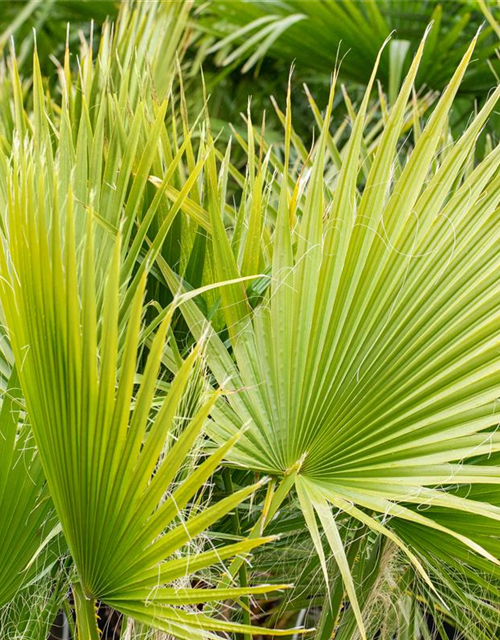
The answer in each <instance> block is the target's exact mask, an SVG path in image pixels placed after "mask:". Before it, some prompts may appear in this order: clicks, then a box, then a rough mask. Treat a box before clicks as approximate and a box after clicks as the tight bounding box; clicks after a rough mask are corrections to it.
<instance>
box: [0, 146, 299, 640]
mask: <svg viewBox="0 0 500 640" xmlns="http://www.w3.org/2000/svg"><path fill="white" fill-rule="evenodd" d="M36 163H37V161H36V160H33V159H32V157H31V154H29V153H28V154H26V155H22V156H21V158H20V168H15V169H14V170H13V177H12V184H11V199H10V205H9V210H8V214H7V218H6V220H5V223H6V229H5V236H4V240H5V244H4V246H3V248H2V250H1V253H0V261H1V267H0V269H1V272H2V274H3V277H2V283H3V284H2V285H1V293H0V297H1V301H2V308H3V309H4V312H5V316H6V322H7V326H8V327H9V335H10V338H11V341H12V348H13V352H14V357H15V360H16V362H19V363H20V365H19V369H20V373H19V378H20V383H21V387H22V389H23V391H24V395H25V398H26V404H27V409H28V414H29V416H30V418H31V421H32V425H33V431H34V434H35V439H36V443H37V446H38V450H39V454H40V459H41V461H42V463H43V467H44V470H45V475H46V478H47V482H48V486H49V489H50V493H51V496H52V499H53V501H54V505H55V508H56V511H57V514H58V516H59V518H60V521H61V525H62V530H63V532H64V535H65V538H66V540H67V543H68V547H69V549H70V553H71V555H72V558H73V560H74V562H75V565H76V568H77V571H78V578H79V581H78V582H77V583H76V584H75V585H74V590H75V597H76V603H77V614H78V623H79V627H80V633H81V634H82V637H96V633H97V631H96V629H95V623H94V621H93V616H94V611H93V607H94V604H93V603H94V602H95V600H100V601H102V602H105V603H106V604H108V605H110V606H112V607H114V608H116V609H117V610H119V611H121V612H123V613H125V614H128V615H131V616H133V617H135V618H137V619H138V620H140V621H143V622H146V623H148V624H151V625H154V626H157V627H159V628H161V629H163V630H165V631H167V632H169V633H171V634H173V635H175V636H176V637H179V638H195V637H199V638H202V637H203V638H204V637H212V636H210V634H209V635H208V636H207V634H206V633H205V631H210V630H223V631H224V630H227V631H231V630H238V625H235V624H232V623H229V622H225V621H223V620H220V619H217V618H215V617H210V616H207V615H204V614H202V613H201V612H199V611H197V610H196V609H188V610H186V609H184V608H179V606H180V605H182V606H184V605H186V604H187V605H189V604H193V605H194V604H197V603H202V602H209V601H212V600H218V599H219V598H227V597H233V598H238V597H239V596H240V595H242V594H248V595H251V594H252V593H256V594H261V593H265V592H267V591H269V590H273V589H276V588H280V586H279V585H278V586H273V587H269V586H264V587H257V588H252V587H248V588H246V589H244V590H241V589H238V588H235V589H233V588H229V589H224V590H222V591H218V590H214V591H211V590H205V591H204V592H202V591H201V590H199V589H195V590H191V589H190V586H189V582H185V588H181V589H177V590H175V591H174V590H172V588H171V587H169V586H168V584H169V583H171V582H172V581H174V580H177V579H179V578H181V577H184V578H185V579H187V576H189V575H191V573H192V572H194V571H196V570H197V569H199V568H203V567H209V566H211V565H213V564H216V563H217V562H218V561H219V559H221V558H227V557H229V556H232V555H235V554H238V553H241V552H246V551H248V550H250V549H252V548H253V547H254V546H256V545H259V544H261V543H262V542H264V541H266V539H258V540H255V539H254V540H249V541H244V540H243V541H241V542H237V543H235V544H232V545H230V546H226V547H221V548H218V549H217V551H216V553H210V552H209V553H206V554H201V555H200V556H198V557H197V558H196V559H194V560H193V559H192V558H191V557H190V556H189V554H188V555H186V556H185V557H179V555H180V551H181V550H182V548H183V546H184V545H186V544H187V543H188V542H190V541H191V540H192V539H193V538H195V537H196V536H199V535H200V534H201V533H202V532H204V531H205V530H206V529H207V528H209V527H210V526H211V525H212V524H213V523H214V522H216V521H217V520H219V519H220V518H221V517H222V516H224V515H225V514H227V513H228V512H230V511H231V510H232V509H234V508H235V507H236V506H237V505H238V504H239V503H240V502H241V501H242V500H244V499H245V498H247V497H249V496H250V495H251V494H252V493H253V492H254V490H255V489H256V488H257V487H258V486H260V484H261V483H257V484H255V485H250V486H247V487H245V488H243V489H241V490H240V491H238V492H236V493H234V495H231V496H228V497H227V498H225V499H224V500H222V501H220V502H218V503H215V504H213V505H211V506H209V507H208V508H206V509H203V510H201V511H200V512H199V513H197V514H195V515H193V516H191V517H190V516H189V515H185V514H184V510H185V508H186V507H187V505H188V504H189V503H190V501H191V500H192V499H193V498H194V497H195V496H196V495H197V494H198V493H199V491H200V489H202V488H203V486H204V485H205V483H206V481H207V480H208V479H209V477H210V476H211V475H212V473H213V472H214V471H215V470H216V468H217V467H218V465H219V464H220V462H221V460H222V459H223V458H224V457H225V456H226V455H227V453H228V452H229V450H230V449H231V447H232V446H233V445H234V443H235V442H236V441H237V440H238V438H239V435H236V437H235V438H233V439H231V440H229V441H228V442H227V443H225V444H224V445H223V446H222V447H221V448H220V449H218V450H217V451H215V452H214V453H213V454H212V455H210V456H209V457H207V459H206V460H205V461H204V462H203V463H202V464H200V465H199V466H198V467H197V468H196V469H195V471H194V472H193V473H192V474H191V475H190V476H189V477H187V478H186V479H185V480H184V481H183V482H181V483H179V484H178V486H175V484H172V483H173V482H174V480H175V479H176V476H177V473H178V472H179V470H180V469H181V467H182V466H183V464H184V461H185V459H186V456H188V455H189V452H190V449H191V447H192V445H193V443H194V442H195V440H196V438H197V437H198V436H199V434H200V432H201V430H202V429H203V426H204V424H205V421H206V418H207V416H208V414H209V412H210V410H211V408H212V406H213V404H214V402H215V401H216V399H217V397H218V396H219V394H218V392H215V393H214V394H211V396H210V397H209V398H207V399H206V400H205V401H204V402H203V403H202V405H201V407H200V408H199V410H198V411H197V412H196V414H195V415H194V417H193V418H192V420H190V421H189V422H188V424H187V425H185V428H184V430H183V431H182V433H181V435H180V436H179V437H178V439H177V441H176V442H175V444H174V445H173V446H171V447H170V448H169V450H168V451H165V443H166V441H167V439H169V436H170V433H171V431H172V429H173V427H174V425H175V422H176V417H177V414H178V411H179V405H180V403H181V401H182V399H183V396H184V394H185V391H186V387H187V384H188V381H189V379H190V374H191V372H192V370H193V366H194V364H195V363H196V361H197V358H198V357H199V356H198V349H194V350H192V352H191V353H190V354H189V355H188V356H187V358H186V359H185V360H184V362H183V363H182V365H181V366H180V369H179V371H178V373H177V375H176V376H175V378H173V379H172V380H171V381H170V383H169V390H168V393H167V395H166V396H164V397H161V396H160V397H159V396H158V395H157V384H158V382H159V375H160V367H161V360H162V355H163V350H164V344H165V338H166V334H167V331H168V329H169V326H170V320H171V316H172V313H173V307H172V309H171V311H170V313H168V314H167V315H166V317H165V319H164V320H163V322H162V323H161V325H160V327H159V328H158V330H157V332H156V335H155V337H154V340H153V342H152V345H151V348H150V350H149V355H148V358H147V362H146V365H145V368H144V370H143V372H142V375H141V379H140V384H137V382H136V372H137V364H138V358H139V355H140V354H139V352H138V346H139V340H140V333H141V320H142V316H143V311H144V309H143V295H144V286H145V277H144V276H143V277H142V278H141V279H140V280H139V282H138V284H137V286H136V288H135V291H134V293H133V296H132V301H131V305H130V308H129V313H128V320H127V321H126V322H125V323H122V325H121V324H120V307H121V305H122V303H123V301H124V300H125V301H126V300H127V298H128V296H127V289H126V288H125V289H123V288H121V287H120V267H121V264H120V242H119V240H118V241H117V242H116V245H115V249H114V252H113V256H112V260H111V261H110V263H109V265H108V268H107V270H106V271H105V272H104V282H103V283H101V284H100V283H99V281H98V280H97V278H96V274H95V268H94V263H95V258H96V254H95V247H94V229H93V223H92V218H91V217H89V218H88V220H87V223H86V226H84V227H83V228H84V229H86V230H85V231H84V232H82V231H79V232H78V233H77V232H76V231H75V227H76V225H75V222H74V218H73V209H74V206H75V202H74V195H73V191H72V189H71V187H70V188H69V191H68V194H67V196H66V198H65V200H64V202H62V203H61V204H59V202H58V201H55V202H54V201H53V200H52V194H51V193H50V190H49V191H47V190H46V189H45V184H44V181H43V180H39V179H38V178H36V177H35V172H34V171H33V167H34V166H35V165H36ZM18 186H21V189H18ZM35 202H36V203H37V206H36V208H35ZM50 202H52V203H53V204H52V207H50V208H49V203H50ZM80 229H81V227H80ZM75 240H78V243H77V242H75ZM77 244H78V246H77ZM134 282H135V280H133V281H132V283H134ZM100 287H103V289H100ZM99 290H102V295H101V296H99V293H98V292H99ZM120 326H123V331H120ZM158 404H159V408H157V409H152V407H155V406H157V405H158ZM37 460H38V458H37ZM268 539H269V538H268ZM268 539H267V540H268ZM246 630H247V631H248V632H249V633H256V630H254V629H252V628H250V629H246ZM275 633H276V634H278V635H279V634H284V633H285V631H276V632H275ZM286 633H288V632H286ZM87 634H88V635H87ZM214 637H215V636H214Z"/></svg>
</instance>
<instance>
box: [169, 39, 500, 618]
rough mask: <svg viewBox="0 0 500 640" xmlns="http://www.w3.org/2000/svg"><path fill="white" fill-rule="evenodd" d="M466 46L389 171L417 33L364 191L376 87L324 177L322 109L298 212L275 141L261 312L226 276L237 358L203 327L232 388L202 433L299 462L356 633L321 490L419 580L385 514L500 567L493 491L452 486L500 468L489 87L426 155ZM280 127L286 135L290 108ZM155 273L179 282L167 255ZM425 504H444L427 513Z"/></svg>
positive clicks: (256, 456) (310, 516) (286, 465)
mask: <svg viewBox="0 0 500 640" xmlns="http://www.w3.org/2000/svg"><path fill="white" fill-rule="evenodd" d="M473 48H474V43H473V44H472V45H471V47H470V48H469V50H468V51H467V53H466V55H465V57H464V59H463V60H462V62H461V63H460V66H459V67H458V69H457V71H456V73H455V75H454V76H453V78H452V79H451V81H450V83H449V85H448V87H447V89H446V90H445V91H444V93H443V95H442V97H441V99H440V101H439V103H438V105H437V107H436V109H435V111H434V113H433V115H432V117H431V118H430V119H429V121H428V123H427V125H426V127H425V129H424V130H423V131H422V133H421V135H419V137H418V139H417V142H416V145H415V148H414V150H413V152H412V154H411V155H410V157H409V160H408V162H407V163H406V165H405V166H404V167H402V168H401V170H400V171H397V172H394V171H393V168H394V165H395V164H396V152H397V142H398V139H399V136H400V134H401V129H402V124H403V116H404V110H405V106H406V103H407V100H408V98H409V96H410V92H411V87H412V84H413V82H414V79H415V76H416V73H417V70H418V64H419V62H420V59H421V56H422V53H423V48H422V45H421V47H420V49H419V51H418V52H417V55H416V57H415V60H414V62H413V65H412V67H411V69H410V71H409V74H408V77H407V78H406V80H405V82H404V83H403V86H402V89H401V92H400V94H399V97H398V99H397V101H396V102H395V104H394V106H393V108H392V109H391V112H390V114H389V116H388V120H387V122H386V126H385V129H384V132H383V134H382V136H381V139H380V141H379V144H378V146H377V149H376V151H375V154H374V156H373V158H372V162H371V168H370V171H369V173H368V177H367V180H366V184H365V185H364V189H363V192H362V195H359V194H358V191H357V185H358V172H359V169H360V164H361V161H362V157H363V155H362V138H363V136H362V133H363V124H364V119H365V114H366V109H367V104H368V99H369V93H370V86H369V87H368V89H367V92H366V95H365V99H364V101H363V103H362V105H361V107H360V109H359V112H358V114H357V118H356V121H355V122H354V124H353V129H352V132H351V137H350V141H349V143H348V146H347V149H346V152H345V155H344V158H343V163H342V168H341V170H340V173H339V174H338V176H336V177H335V182H334V185H333V187H331V184H329V183H328V180H327V178H326V177H325V175H324V158H325V149H326V147H327V141H328V140H329V139H330V134H329V131H328V125H329V113H330V107H329V109H327V115H326V117H325V125H324V127H323V131H322V136H321V140H320V143H319V145H318V146H317V148H316V150H315V155H314V159H313V164H312V169H311V174H310V178H309V185H308V189H307V193H306V195H305V196H304V198H301V199H300V200H299V207H298V210H295V208H294V207H296V202H295V201H294V200H295V194H296V191H294V192H293V193H294V198H290V193H289V191H288V182H289V180H290V177H289V176H288V175H287V167H288V158H289V155H288V151H287V152H286V157H285V164H284V167H285V169H284V174H283V177H282V187H281V195H280V199H279V203H278V207H277V219H276V226H275V229H274V247H273V256H272V266H271V272H270V276H271V282H270V285H269V287H268V289H267V291H266V293H265V295H264V298H263V301H262V303H261V304H260V305H259V306H258V307H257V308H256V309H255V311H251V310H250V309H249V307H248V306H246V299H245V293H244V291H242V289H241V288H238V287H234V288H233V289H232V294H231V295H232V298H231V297H228V296H229V294H226V298H224V297H223V298H222V301H223V303H224V304H226V305H228V304H230V305H231V306H230V307H229V308H227V309H226V308H224V311H225V315H226V323H227V324H228V326H229V337H230V346H231V351H232V355H231V352H228V350H227V347H226V346H225V345H224V344H223V342H222V341H221V340H220V339H219V338H218V336H217V335H216V334H215V333H214V332H213V333H212V334H211V337H210V341H209V345H208V347H207V355H208V362H209V364H210V366H211V368H212V371H213V373H214V375H215V377H216V378H217V379H218V380H219V382H220V383H222V382H224V384H225V385H226V388H230V389H233V390H234V391H238V392H237V393H233V394H230V395H229V396H228V398H227V401H224V402H219V403H218V404H217V405H216V408H215V409H214V411H213V412H212V413H213V415H214V418H215V424H214V426H213V428H212V429H211V434H212V435H213V437H214V438H215V439H216V440H217V441H224V440H225V439H226V438H228V437H230V436H231V434H233V433H235V432H236V431H237V430H238V429H239V428H241V427H242V426H243V425H246V426H248V430H247V432H246V433H245V435H244V436H243V437H242V439H241V440H240V442H239V443H238V444H237V445H236V446H235V448H234V449H233V451H232V452H231V453H230V456H229V457H230V459H232V460H233V462H235V463H238V464H241V465H244V466H245V467H250V468H253V469H256V470H261V471H264V472H266V473H270V474H273V475H276V476H282V477H283V476H285V478H286V477H291V476H289V475H288V474H290V472H291V471H292V470H295V471H294V473H296V481H295V484H296V486H297V490H298V492H299V497H300V502H301V507H302V510H303V513H304V516H305V517H306V520H307V523H308V526H309V528H310V530H311V533H312V535H313V538H314V540H315V541H316V547H317V549H318V552H320V553H321V551H320V549H321V545H320V543H319V536H320V531H319V529H318V523H317V519H316V518H317V517H319V520H320V522H321V525H322V528H323V530H324V532H325V534H326V536H327V538H328V540H329V542H330V546H331V549H332V551H333V553H334V555H335V557H336V559H337V562H338V564H339V567H340V570H341V572H342V574H343V576H344V580H345V583H346V589H347V592H348V594H349V597H350V599H351V603H352V607H353V610H354V612H355V613H356V617H357V619H358V625H359V627H360V629H361V630H363V622H362V614H361V610H360V608H359V607H358V605H357V604H356V602H357V598H356V593H355V586H354V584H353V582H352V578H351V573H350V568H349V566H348V564H347V562H346V558H345V553H344V550H343V548H342V544H341V542H340V539H339V535H338V531H337V526H336V519H335V515H334V512H333V511H331V509H330V508H328V507H327V504H328V503H329V504H330V505H332V506H333V507H335V508H336V509H340V510H341V511H345V512H347V513H349V514H350V515H353V516H354V517H356V518H359V519H360V520H361V521H362V522H364V523H365V524H367V525H368V526H369V527H371V528H373V529H374V530H375V531H378V532H379V533H383V534H384V535H387V536H389V537H390V538H391V540H393V541H394V542H395V543H396V544H397V545H398V546H399V547H400V548H402V549H403V550H404V551H405V552H406V554H407V555H408V557H409V558H410V560H411V561H412V562H413V564H414V565H415V567H416V569H417V571H418V572H419V573H420V574H421V575H422V577H423V578H424V580H425V581H427V583H428V584H429V588H431V586H430V579H429V575H428V572H427V571H426V569H425V568H424V566H423V564H422V561H421V560H419V559H418V558H417V557H416V555H415V553H414V551H412V550H411V546H412V545H411V540H410V541H409V547H410V548H408V547H407V545H406V544H404V543H403V541H402V540H401V538H400V537H399V535H398V533H397V529H395V528H393V527H392V525H391V520H392V519H393V518H396V519H399V520H402V521H404V522H408V523H412V524H415V525H417V526H418V527H419V530H420V531H421V532H422V534H421V535H422V539H423V540H425V539H426V537H427V538H428V539H429V540H431V539H432V535H433V532H442V533H445V534H447V536H448V540H450V543H449V544H452V542H451V540H454V544H456V545H459V546H463V547H464V548H468V549H469V550H470V552H474V553H476V554H478V555H480V556H482V557H483V558H484V559H486V560H487V561H488V563H491V566H493V564H498V553H497V551H493V550H492V551H490V550H489V549H488V546H489V545H486V544H483V541H482V537H481V535H480V532H481V524H480V522H481V518H482V519H486V520H489V521H490V522H491V523H492V525H493V526H497V524H496V523H497V522H498V520H499V519H500V510H499V508H498V506H496V505H495V504H490V498H489V496H485V497H484V498H478V499H476V500H472V499H471V498H467V497H460V496H459V495H456V494H455V493H454V491H453V486H454V485H457V484H458V485H461V484H472V485H474V486H475V485H479V486H480V485H487V484H491V483H495V484H496V483H498V478H499V476H498V468H497V467H494V466H491V465H490V466H484V465H482V464H480V463H477V462H475V460H476V457H477V456H479V455H482V454H487V453H492V452H495V451H497V450H498V448H499V445H500V440H499V438H498V434H497V433H496V432H495V431H494V430H491V429H490V427H491V426H492V425H493V424H494V423H495V422H496V421H497V420H498V403H497V400H496V398H497V395H498V375H497V370H498V353H497V351H498V335H499V333H498V332H499V324H498V303H497V298H498V275H497V266H498V258H497V249H496V246H497V245H496V243H497V239H498V209H497V207H498V202H499V201H500V182H499V180H498V169H499V167H500V161H499V159H500V151H499V149H498V148H495V149H493V151H491V153H490V154H489V155H488V156H487V157H486V158H485V160H484V161H483V162H481V163H479V164H478V165H477V166H476V167H475V169H474V170H473V171H472V173H466V172H465V169H466V165H467V161H468V159H469V157H470V154H471V152H472V151H473V149H474V145H475V143H476V140H477V138H478V136H479V134H480V132H481V130H482V127H483V126H484V124H485V122H486V121H487V118H488V116H489V114H490V113H491V111H492V109H493V108H494V106H495V104H496V102H497V100H498V98H499V96H500V90H499V89H497V90H496V91H495V92H494V93H493V94H492V96H491V97H490V99H489V100H488V102H487V103H486V105H485V107H484V108H483V110H482V111H481V112H480V113H479V114H478V115H477V116H476V118H475V119H474V120H473V121H472V122H471V124H470V126H469V128H468V129H467V130H466V131H465V132H464V134H463V135H462V137H461V138H460V139H459V140H458V141H456V142H455V143H454V144H453V146H452V147H451V148H450V149H449V150H448V152H447V153H446V155H445V156H444V157H443V159H442V161H439V160H438V161H436V159H435V153H436V151H437V148H438V144H439V141H440V138H441V135H442V132H443V130H444V129H445V127H446V124H447V117H448V114H449V111H450V109H451V107H452V105H453V100H454V97H455V95H456V92H457V90H458V87H459V85H460V81H461V79H462V77H463V75H464V73H465V70H466V68H467V63H468V61H469V59H470V57H471V55H472V51H473ZM373 77H374V76H372V81H371V82H373ZM330 104H331V102H330ZM286 131H287V134H286V135H287V140H286V148H287V149H288V147H289V144H290V131H291V124H290V113H289V112H288V114H287V122H286ZM219 228H220V225H219V223H216V222H215V221H214V222H213V227H212V229H213V235H214V240H215V241H216V242H217V244H218V246H217V247H216V250H218V251H219V253H218V264H219V265H220V269H221V271H220V274H219V277H221V276H222V274H224V279H227V278H228V277H237V276H238V274H239V271H238V267H237V266H235V263H234V261H233V260H232V259H231V256H230V254H229V251H230V248H228V244H227V240H224V237H223V235H222V233H221V232H220V231H219ZM164 274H165V277H166V278H167V280H168V281H169V282H170V284H171V286H172V287H176V286H178V282H177V279H176V278H175V276H174V275H173V274H172V273H171V272H169V271H168V269H164ZM184 314H185V317H186V319H187V320H188V322H189V323H190V326H191V328H192V330H193V332H194V333H195V335H196V333H197V331H199V327H200V326H202V323H203V318H202V317H201V314H200V312H199V310H198V309H196V307H195V306H194V305H193V304H191V305H186V307H185V308H184ZM282 497H283V496H281V498H279V499H278V497H277V496H276V499H275V502H276V503H277V504H279V501H280V499H282ZM277 504H276V505H275V509H276V508H277ZM429 505H430V506H435V507H436V508H439V509H440V510H441V511H442V512H444V513H446V514H448V516H447V517H446V518H445V519H439V518H437V517H433V513H432V511H431V512H426V511H421V509H422V508H423V507H424V506H425V507H427V506H429ZM460 512H468V513H469V514H473V515H471V516H470V518H471V521H470V523H469V526H467V528H466V530H463V531H460V530H459V529H458V528H457V527H455V526H454V524H453V522H454V518H455V517H456V514H459V513H460ZM379 514H380V515H379ZM381 527H382V528H381Z"/></svg>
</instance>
